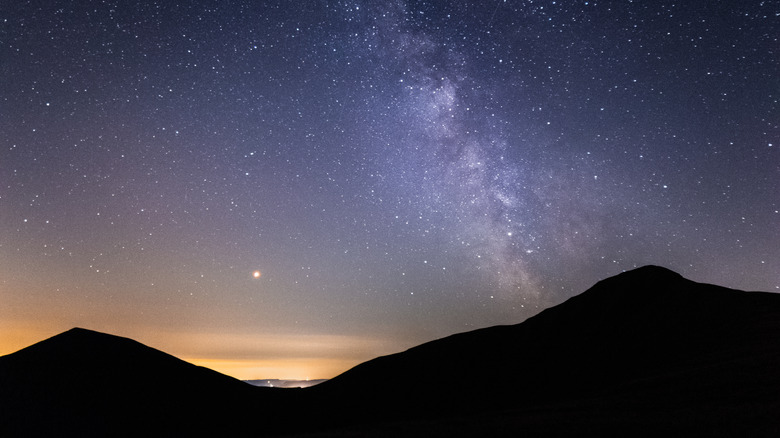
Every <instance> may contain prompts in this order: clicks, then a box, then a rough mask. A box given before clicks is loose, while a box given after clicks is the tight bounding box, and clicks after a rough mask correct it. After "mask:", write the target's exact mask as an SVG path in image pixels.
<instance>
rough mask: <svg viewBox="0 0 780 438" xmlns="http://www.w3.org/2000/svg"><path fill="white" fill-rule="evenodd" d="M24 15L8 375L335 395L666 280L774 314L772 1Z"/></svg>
mask: <svg viewBox="0 0 780 438" xmlns="http://www.w3.org/2000/svg"><path fill="white" fill-rule="evenodd" d="M5 3H7V4H3V5H2V6H0V75H1V76H2V78H3V79H2V81H0V132H1V133H2V136H0V302H2V303H3V304H2V306H0V321H2V322H0V328H1V329H2V330H3V331H4V334H3V335H2V336H3V337H2V338H0V347H2V348H3V351H0V354H3V353H8V352H10V351H13V350H14V349H16V348H20V347H22V346H24V345H27V344H28V343H31V342H34V341H36V340H39V339H41V338H42V337H45V336H48V335H53V334H55V333H57V332H59V331H63V330H66V329H68V328H70V327H72V326H75V325H80V326H83V327H87V328H93V329H97V330H104V331H109V332H112V333H116V334H122V335H127V336H132V337H134V338H136V339H139V340H141V341H143V342H146V343H148V344H150V345H152V346H156V347H159V348H163V349H165V350H166V351H169V352H171V353H173V354H176V355H178V356H181V357H184V358H186V359H189V360H194V361H199V363H203V364H206V365H209V366H214V367H216V368H217V369H220V370H222V371H225V372H228V373H231V374H233V375H237V376H239V377H243V378H275V377H277V378H305V377H311V378H318V377H332V376H333V375H334V374H336V373H338V372H340V371H344V370H345V369H346V367H348V366H351V365H354V364H355V363H357V362H359V361H362V360H366V359H370V358H371V357H374V356H376V355H379V354H386V353H391V352H394V351H398V350H400V349H403V348H407V347H410V346H413V345H415V344H417V343H419V342H423V341H426V340H430V339H434V338H437V337H441V336H445V335H448V334H451V333H455V332H460V331H465V330H469V329H472V328H476V327H484V326H488V325H495V324H506V323H514V322H520V321H522V320H524V319H525V318H527V317H528V316H531V315H533V314H535V313H537V312H538V311H539V310H541V309H543V308H545V307H548V306H550V305H552V304H556V303H559V302H561V301H562V300H564V299H566V298H568V297H570V296H572V295H575V294H577V293H580V292H582V291H583V290H584V289H586V288H587V287H589V286H590V285H592V284H593V283H594V282H595V281H598V280H599V279H602V278H604V277H607V276H610V275H614V274H616V273H618V272H620V271H622V270H627V269H631V268H633V267H636V266H639V265H643V264H648V263H653V264H660V265H664V266H666V267H669V268H671V269H674V270H676V271H678V272H680V273H681V274H683V275H685V276H687V277H689V278H691V279H694V280H697V281H704V282H709V283H717V284H721V285H725V286H729V287H735V288H740V289H754V290H767V291H778V290H780V213H778V210H780V152H779V151H780V128H778V125H779V124H780V111H778V108H779V106H780V104H779V103H778V99H779V98H780V80H779V79H778V78H780V66H779V64H778V62H779V61H778V59H780V58H779V56H780V54H778V51H779V50H780V42H778V36H779V35H780V16H779V14H780V5H779V4H778V3H777V2H770V1H723V2H713V1H685V2H674V3H673V2H659V1H633V2H632V1H530V0H529V1H511V0H507V1H495V2H481V1H480V2H476V1H475V2H462V1H456V2H450V1H446V2H445V1H429V2H424V1H408V2H404V1H395V2H362V1H349V2H335V1H334V2H328V1H296V2H292V1H290V2H283V1H277V2H273V1H263V2H249V1H244V2H242V1H228V2H223V1H213V2H207V1H193V2H182V3H181V4H176V3H175V2H169V1H159V2H155V1H141V2H134V3H131V2H121V1H80V2H66V1H60V2H53V1H52V2H48V1H46V2H44V1H32V2H21V1H20V2H5ZM255 270H258V271H260V272H261V273H262V275H261V276H260V278H253V276H252V273H253V271H255ZM670 305H673V303H670ZM285 373H286V374H285Z"/></svg>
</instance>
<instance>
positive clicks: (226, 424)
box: [0, 328, 274, 436]
mask: <svg viewBox="0 0 780 438" xmlns="http://www.w3.org/2000/svg"><path fill="white" fill-rule="evenodd" d="M264 390H265V388H255V387H252V386H250V385H247V384H245V383H243V382H241V381H239V380H236V379H234V378H232V377H228V376H225V375H223V374H220V373H217V372H216V371H212V370H210V369H207V368H203V367H198V366H195V365H192V364H190V363H187V362H184V361H182V360H179V359H177V358H175V357H173V356H171V355H168V354H166V353H163V352H161V351H159V350H155V349H153V348H150V347H147V346H145V345H143V344H140V343H138V342H136V341H133V340H131V339H127V338H122V337H119V336H113V335H108V334H104V333H99V332H94V331H91V330H86V329H82V328H74V329H72V330H69V331H67V332H64V333H61V334H59V335H56V336H54V337H52V338H49V339H47V340H44V341H41V342H39V343H37V344H34V345H32V346H30V347H27V348H24V349H22V350H20V351H17V352H16V353H12V354H9V355H7V356H3V357H0V436H122V435H124V436H162V435H165V436H180V435H182V434H187V433H192V432H196V433H198V434H207V433H211V432H213V433H217V434H219V433H223V432H225V431H242V430H243V429H244V425H243V424H242V423H243V422H244V421H245V420H246V419H247V418H249V417H250V416H255V415H257V413H258V412H262V410H263V409H264V408H265V407H266V406H265V402H264V400H266V399H269V400H270V398H274V397H270V398H269V397H265V396H263V393H264V392H265V391H264Z"/></svg>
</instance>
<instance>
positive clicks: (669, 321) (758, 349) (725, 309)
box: [0, 266, 780, 436]
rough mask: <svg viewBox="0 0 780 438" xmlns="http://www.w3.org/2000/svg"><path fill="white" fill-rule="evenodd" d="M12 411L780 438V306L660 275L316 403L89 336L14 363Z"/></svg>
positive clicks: (4, 418)
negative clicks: (779, 437) (777, 437)
mask: <svg viewBox="0 0 780 438" xmlns="http://www.w3.org/2000/svg"><path fill="white" fill-rule="evenodd" d="M0 412H2V413H1V414H0V435H2V436H6V435H9V433H4V431H10V432H11V433H16V434H17V435H35V434H38V435H46V434H49V433H50V434H52V435H59V436H62V435H68V434H70V435H82V436H83V435H85V434H92V435H117V434H128V435H163V434H175V435H182V434H191V435H207V434H219V435H226V434H233V435H249V436H272V435H278V434H289V435H295V434H301V435H302V436H517V435H523V436H555V435H559V436H570V435H573V434H574V435H580V436H582V435H594V436H595V435H604V434H608V435H616V434H620V435H628V436H637V435H644V436H658V435H663V436H668V435H677V436H691V435H698V436H735V435H740V436H780V295H775V294H770V293H765V292H741V291H736V290H731V289H726V288H723V287H719V286H713V285H707V284H700V283H695V282H692V281H689V280H686V279H684V278H683V277H681V276H680V275H678V274H676V273H674V272H672V271H669V270H666V269H664V268H659V267H654V266H648V267H644V268H639V269H636V270H633V271H630V272H626V273H623V274H620V275H617V276H615V277H612V278H609V279H606V280H603V281H601V282H599V283H597V284H596V285H595V286H593V287H592V288H590V289H589V290H588V291H586V292H584V293H582V294H581V295H578V296H575V297H573V298H571V299H569V300H568V301H566V302H564V303H563V304H560V305H558V306H555V307H552V308H550V309H547V310H545V311H543V312H541V313H540V314H538V315H536V316H534V317H532V318H529V319H528V320H526V321H525V322H523V323H520V324H517V325H512V326H498V327H491V328H486V329H481V330H476V331H472V332H468V333H462V334H458V335H453V336H450V337H447V338H444V339H440V340H437V341H433V342H429V343H426V344H423V345H420V346H418V347H415V348H412V349H410V350H407V351H405V352H402V353H398V354H394V355H390V356H384V357H380V358H377V359H374V360H371V361H369V362H366V363H364V364H361V365H359V366H357V367H355V368H353V369H352V370H349V371H347V372H346V373H344V374H342V375H340V376H338V377H336V378H334V379H331V380H329V381H326V382H323V383H321V384H319V385H317V386H314V387H311V388H307V389H303V390H273V389H271V388H254V387H252V386H250V385H248V384H245V383H242V382H239V381H237V380H235V379H232V378H229V377H227V376H223V375H221V374H219V373H216V372H213V371H210V370H207V369H204V368H199V367H196V366H194V365H191V364H188V363H186V362H182V361H180V360H178V359H176V358H174V357H172V356H169V355H167V354H165V353H162V352H160V351H157V350H154V349H151V348H148V347H145V346H143V345H141V344H138V343H136V342H134V341H131V340H129V339H125V338H118V337H115V336H110V335H104V334H100V333H96V332H90V331H87V330H83V329H74V330H71V331H68V332H66V333H63V334H61V335H58V336H55V337H53V338H51V339H48V340H46V341H43V342H40V343H38V344H35V345H33V346H31V347H28V348H26V349H23V350H20V351H19V352H16V353H13V354H11V355H8V356H5V357H2V358H0ZM63 431H64V432H65V433H62V432H63ZM25 432H29V433H25ZM81 432H87V433H81ZM107 432H111V433H107Z"/></svg>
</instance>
